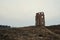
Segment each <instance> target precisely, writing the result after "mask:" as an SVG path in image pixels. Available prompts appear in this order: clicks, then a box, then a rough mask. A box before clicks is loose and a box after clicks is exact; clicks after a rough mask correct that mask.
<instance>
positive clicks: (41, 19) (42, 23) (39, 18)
mask: <svg viewBox="0 0 60 40" xmlns="http://www.w3.org/2000/svg"><path fill="white" fill-rule="evenodd" d="M35 20H36V23H35V25H36V26H38V25H39V26H45V17H44V12H39V13H36V17H35Z"/></svg>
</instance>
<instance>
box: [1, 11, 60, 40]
mask: <svg viewBox="0 0 60 40" xmlns="http://www.w3.org/2000/svg"><path fill="white" fill-rule="evenodd" d="M35 17H36V23H35V25H36V26H28V27H22V28H10V29H0V40H60V34H57V33H54V32H56V30H59V31H58V33H59V32H60V29H56V28H52V29H53V30H52V29H51V28H49V27H46V26H45V18H44V12H38V13H36V16H35Z"/></svg>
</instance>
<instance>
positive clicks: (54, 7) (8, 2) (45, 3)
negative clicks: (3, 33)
mask: <svg viewBox="0 0 60 40" xmlns="http://www.w3.org/2000/svg"><path fill="white" fill-rule="evenodd" d="M41 11H43V12H44V13H45V21H46V25H55V24H60V0H0V25H10V26H13V27H21V26H29V25H35V15H36V13H37V12H41Z"/></svg>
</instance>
